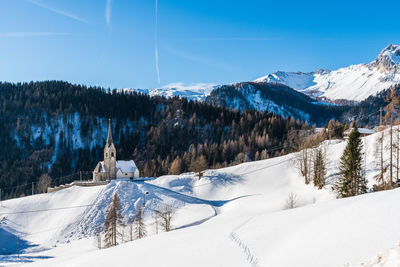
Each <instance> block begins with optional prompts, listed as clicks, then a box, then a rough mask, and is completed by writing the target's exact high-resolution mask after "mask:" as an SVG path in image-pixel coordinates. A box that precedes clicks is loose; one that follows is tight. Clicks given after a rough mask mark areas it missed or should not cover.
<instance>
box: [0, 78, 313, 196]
mask: <svg viewBox="0 0 400 267" xmlns="http://www.w3.org/2000/svg"><path fill="white" fill-rule="evenodd" d="M0 109H1V111H2V113H1V117H0V120H1V126H2V127H1V129H0V144H1V146H0V149H1V153H0V157H1V159H0V160H1V165H0V188H2V189H3V190H2V191H3V198H4V197H11V196H19V195H21V194H29V193H30V192H31V186H30V183H31V182H38V179H39V177H40V176H41V175H42V174H43V173H49V174H50V176H51V177H52V178H53V184H60V183H65V182H69V180H68V179H70V178H66V179H58V177H61V176H65V175H68V174H71V173H74V172H77V171H80V170H84V171H90V170H93V168H94V167H95V165H96V163H97V162H98V161H99V160H101V159H102V150H103V145H104V139H103V140H98V142H97V143H96V145H94V146H85V147H80V148H76V147H74V146H73V144H72V142H71V141H70V140H71V136H70V135H71V133H70V132H69V130H68V129H64V132H61V133H60V135H59V136H60V140H59V143H58V144H59V145H58V146H56V142H57V140H55V139H54V138H50V140H46V139H45V138H44V137H43V136H42V135H40V136H36V137H35V136H33V135H32V133H31V129H32V127H33V126H34V125H42V127H44V128H46V127H47V128H48V123H49V122H50V121H51V120H52V119H57V118H63V117H68V116H70V115H71V114H76V113H77V114H79V118H80V122H79V123H80V135H81V137H82V138H86V139H87V138H90V136H92V132H93V131H96V130H97V129H98V126H99V124H100V122H101V121H102V120H104V119H107V118H108V117H110V118H112V120H113V122H114V124H113V131H114V133H113V135H114V140H115V142H116V147H117V157H118V158H119V159H134V160H135V162H136V164H137V165H138V167H139V169H140V170H141V175H142V176H158V175H163V174H168V173H181V172H185V171H190V170H194V171H198V169H199V168H205V167H206V168H219V167H223V166H228V165H232V164H236V163H241V162H245V161H248V160H257V159H265V158H268V157H271V156H277V155H281V154H284V153H287V152H289V151H294V150H296V146H297V144H298V143H299V139H300V138H301V136H302V135H304V134H305V133H306V130H307V129H308V128H309V126H308V124H307V123H302V122H300V121H295V120H294V119H284V118H282V117H280V116H276V115H273V114H268V113H263V112H257V111H251V110H249V111H243V112H238V111H235V110H229V109H227V108H223V107H217V106H214V105H210V104H206V103H201V102H193V101H188V100H186V99H179V98H169V99H167V98H163V97H149V96H147V95H143V94H138V93H125V92H121V91H113V92H110V91H107V90H104V89H102V88H97V87H86V86H81V85H73V84H70V83H67V82H61V81H46V82H31V83H18V84H11V83H1V84H0ZM50 130H51V129H50ZM55 134H56V133H54V136H55ZM51 136H52V135H51ZM104 138H105V136H104ZM171 165H172V168H171ZM25 185H26V186H25Z"/></svg>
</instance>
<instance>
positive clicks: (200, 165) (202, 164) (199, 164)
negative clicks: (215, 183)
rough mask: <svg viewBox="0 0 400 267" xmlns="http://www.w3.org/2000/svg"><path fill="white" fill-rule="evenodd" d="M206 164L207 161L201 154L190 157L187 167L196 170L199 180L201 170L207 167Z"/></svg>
mask: <svg viewBox="0 0 400 267" xmlns="http://www.w3.org/2000/svg"><path fill="white" fill-rule="evenodd" d="M207 166H208V163H207V160H206V158H205V157H204V156H203V155H201V156H198V157H196V158H193V159H192V161H191V162H190V167H189V169H190V170H191V171H193V172H197V173H198V177H199V180H200V179H201V177H203V171H204V170H205V169H206V168H207Z"/></svg>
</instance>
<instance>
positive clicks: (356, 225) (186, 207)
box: [0, 134, 400, 267]
mask: <svg viewBox="0 0 400 267" xmlns="http://www.w3.org/2000/svg"><path fill="white" fill-rule="evenodd" d="M377 137H378V134H374V135H371V136H368V137H367V138H364V142H365V144H366V145H367V147H366V150H365V151H366V153H367V158H366V166H367V172H366V173H367V177H368V179H369V181H370V186H372V184H373V181H374V180H373V176H374V175H375V174H376V173H377V172H378V166H377V162H376V161H375V156H374V155H375V143H374V142H375V140H376V138H377ZM345 145H346V143H345V142H344V141H326V142H325V143H324V144H323V146H324V147H325V149H326V152H327V157H328V166H327V177H328V183H329V184H332V183H333V182H334V181H335V179H336V178H335V174H336V172H337V165H338V162H339V158H340V156H341V153H342V151H343V149H344V147H345ZM295 157H296V154H289V155H286V156H283V157H278V158H272V159H268V160H262V161H256V162H249V163H244V164H240V165H237V166H233V167H229V168H224V169H218V170H209V171H206V173H205V176H204V177H203V178H202V179H201V180H198V179H197V178H196V176H195V175H194V174H193V173H187V174H182V175H178V176H176V175H169V176H162V177H159V178H157V179H154V180H150V181H146V182H141V183H132V182H129V181H118V182H117V181H113V182H112V183H110V184H109V185H107V186H100V187H92V188H79V187H72V188H69V189H66V190H62V191H58V192H55V193H51V194H43V195H36V196H32V197H25V198H20V199H15V200H10V201H4V202H3V206H4V207H0V214H4V213H7V212H19V211H32V210H36V209H39V208H41V207H46V208H57V207H71V206H79V205H91V206H88V207H85V208H76V209H69V210H53V211H47V212H35V213H24V214H13V215H0V218H1V217H2V216H6V217H7V220H6V223H5V224H2V228H1V229H6V230H7V231H9V232H14V233H15V232H18V233H19V234H20V235H21V237H22V238H23V239H24V240H26V241H27V242H32V243H35V244H37V245H38V247H36V248H35V249H34V248H33V247H31V249H28V250H26V253H25V254H24V255H23V260H24V261H25V262H29V261H34V263H33V264H32V266H110V265H113V266H125V265H129V264H132V263H135V265H137V266H188V265H190V266H307V267H312V266H318V267H319V266H327V267H329V266H342V265H343V264H347V263H350V264H358V263H360V262H365V261H366V260H368V259H369V258H371V256H372V255H375V254H377V253H378V252H379V251H385V250H387V249H389V248H390V247H392V246H393V244H395V243H396V242H398V241H399V240H400V229H399V227H398V225H399V224H400V214H399V213H398V212H397V205H393V203H398V202H399V201H400V191H399V189H396V190H391V191H385V192H379V193H371V194H366V195H362V196H359V197H354V198H348V199H340V200H336V199H335V195H334V193H333V192H331V190H330V186H329V185H328V186H327V187H326V188H325V189H323V190H317V189H315V188H314V187H313V186H312V185H305V184H304V181H303V179H302V178H301V177H300V176H299V174H298V172H297V170H296V168H295V165H294V159H295ZM387 157H388V155H385V160H387ZM145 191H148V192H149V194H148V195H147V197H146V206H145V221H146V224H147V225H148V231H149V235H150V236H149V237H147V238H144V239H141V240H136V241H134V242H128V243H125V244H122V245H120V246H117V247H114V248H110V249H104V250H97V249H96V248H95V246H94V244H93V243H94V242H93V238H86V237H89V236H90V235H91V233H92V231H93V230H94V229H95V228H96V227H97V225H98V224H101V223H102V216H104V210H105V208H106V207H107V205H108V203H109V200H110V197H111V195H112V193H114V192H118V194H119V196H120V197H121V202H122V205H123V210H124V215H125V217H128V216H129V214H131V213H134V212H135V209H136V208H137V206H138V205H141V203H142V201H143V193H144V192H145ZM291 192H293V193H294V194H296V196H297V204H298V206H299V208H296V209H293V210H284V206H285V201H286V199H287V196H288V195H289V193H291ZM161 203H169V204H173V205H174V206H175V207H176V208H177V215H176V217H175V219H174V220H173V226H174V227H175V229H176V230H174V231H172V232H169V233H160V234H158V235H156V234H155V231H154V230H155V226H154V224H153V223H154V220H153V218H152V212H151V211H152V209H154V208H155V207H156V206H157V205H159V204H161ZM49 229H57V230H51V231H50V230H49ZM46 231H49V232H46ZM40 232H42V233H46V234H42V235H41V234H39V233H40ZM35 233H37V234H38V236H35ZM0 234H2V233H1V232H0ZM1 237H3V236H1ZM1 239H2V238H0V240H1ZM78 239H79V240H78ZM0 244H1V243H0ZM54 245H56V246H57V247H55V248H52V246H54ZM49 248H51V249H49ZM289 255H290V256H289ZM46 258H48V259H46ZM15 263H18V261H17V259H16V257H15V255H10V256H0V265H1V264H5V265H13V264H15Z"/></svg>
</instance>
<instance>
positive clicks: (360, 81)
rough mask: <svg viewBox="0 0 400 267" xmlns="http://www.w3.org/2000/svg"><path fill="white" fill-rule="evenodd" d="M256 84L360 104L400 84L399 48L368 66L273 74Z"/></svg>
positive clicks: (388, 50) (389, 48)
mask: <svg viewBox="0 0 400 267" xmlns="http://www.w3.org/2000/svg"><path fill="white" fill-rule="evenodd" d="M255 82H268V83H280V84H285V85H287V86H289V87H291V88H293V89H295V90H297V91H299V92H302V93H304V94H307V95H309V96H311V97H324V98H327V99H330V100H338V99H345V100H354V101H361V100H364V99H366V98H367V97H369V96H371V95H375V94H377V93H379V92H381V91H383V90H385V89H388V88H389V87H390V86H392V85H394V84H399V83H400V46H398V45H392V44H390V45H388V46H387V47H386V48H384V49H383V50H382V52H381V53H380V54H379V55H378V57H377V58H376V59H375V60H374V61H372V62H371V63H367V64H359V65H351V66H349V67H345V68H340V69H338V70H333V71H329V70H317V71H315V72H307V73H304V72H284V71H276V72H274V73H272V74H268V75H266V76H264V77H261V78H259V79H256V80H255Z"/></svg>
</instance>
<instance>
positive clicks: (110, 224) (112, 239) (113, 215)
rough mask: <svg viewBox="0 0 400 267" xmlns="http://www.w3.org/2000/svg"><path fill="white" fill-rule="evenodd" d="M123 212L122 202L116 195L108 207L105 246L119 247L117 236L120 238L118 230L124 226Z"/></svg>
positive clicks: (105, 224) (115, 194) (105, 223)
mask: <svg viewBox="0 0 400 267" xmlns="http://www.w3.org/2000/svg"><path fill="white" fill-rule="evenodd" d="M122 221H123V216H122V211H121V200H120V198H119V197H118V194H117V193H114V195H113V197H112V200H111V203H110V205H109V207H108V211H107V215H106V220H105V222H104V235H105V246H106V247H112V246H116V245H118V242H117V236H120V233H119V231H118V228H119V227H120V226H121V225H123V223H122Z"/></svg>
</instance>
